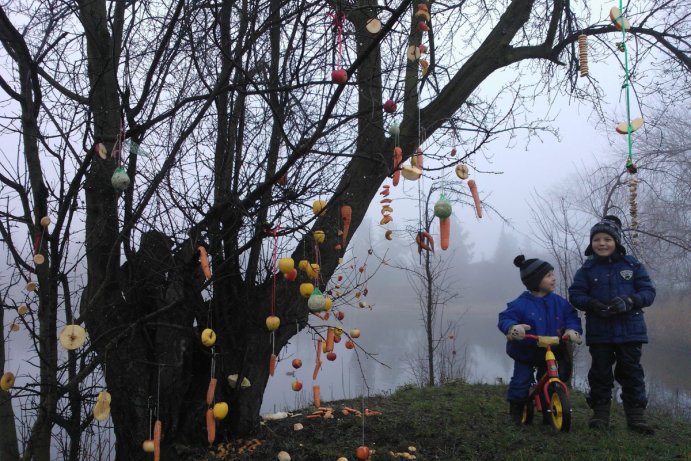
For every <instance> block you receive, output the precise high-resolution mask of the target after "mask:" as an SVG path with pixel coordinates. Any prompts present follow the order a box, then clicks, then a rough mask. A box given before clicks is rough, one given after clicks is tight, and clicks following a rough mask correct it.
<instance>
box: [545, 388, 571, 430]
mask: <svg viewBox="0 0 691 461" xmlns="http://www.w3.org/2000/svg"><path fill="white" fill-rule="evenodd" d="M549 399H550V410H551V416H552V427H554V429H556V430H557V431H559V432H568V431H569V430H570V429H571V402H570V401H569V394H567V392H566V390H565V389H564V388H563V387H562V385H561V384H560V383H552V384H550V386H549Z"/></svg>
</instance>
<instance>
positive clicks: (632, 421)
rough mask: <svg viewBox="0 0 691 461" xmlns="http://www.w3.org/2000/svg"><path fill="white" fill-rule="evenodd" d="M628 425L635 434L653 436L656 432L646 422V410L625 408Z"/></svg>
mask: <svg viewBox="0 0 691 461" xmlns="http://www.w3.org/2000/svg"><path fill="white" fill-rule="evenodd" d="M624 412H625V413H626V424H627V426H628V427H629V429H630V430H632V431H633V432H638V433H639V434H644V435H653V434H654V433H655V430H654V429H653V428H652V427H650V426H649V425H648V423H647V422H646V420H645V408H643V407H627V406H624Z"/></svg>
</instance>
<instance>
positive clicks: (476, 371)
mask: <svg viewBox="0 0 691 461" xmlns="http://www.w3.org/2000/svg"><path fill="white" fill-rule="evenodd" d="M396 306H397V307H396V308H392V307H386V306H383V305H375V307H374V309H373V310H371V311H369V310H362V309H360V310H357V309H355V308H353V309H349V310H346V311H345V312H346V318H345V319H344V321H343V326H344V329H345V331H349V329H350V328H353V327H355V326H357V327H358V328H359V329H360V330H361V331H362V336H361V337H360V338H359V340H358V344H359V345H360V346H362V347H363V348H364V349H365V350H366V351H368V352H370V353H372V354H373V355H374V357H368V356H367V354H365V353H364V352H363V351H362V350H359V351H358V352H357V353H355V352H354V351H352V350H347V349H346V348H345V347H344V341H342V342H341V343H339V344H336V347H335V352H336V354H337V359H336V361H334V362H329V361H327V360H326V359H325V358H324V357H323V356H322V360H323V366H322V369H321V371H320V373H319V375H318V378H317V380H316V381H312V372H313V369H314V360H315V354H316V351H315V348H314V342H313V340H312V338H311V337H310V335H309V334H308V333H306V332H302V333H301V334H300V335H299V336H298V337H296V338H293V341H292V343H291V344H290V346H289V347H288V349H287V350H284V351H283V352H282V354H281V362H279V364H278V367H277V370H276V375H275V376H274V377H273V378H271V379H270V381H269V384H268V386H267V389H266V393H265V396H264V402H263V405H262V414H265V413H271V412H274V411H279V410H291V409H296V408H301V407H304V406H305V405H308V404H310V403H311V401H312V396H311V393H312V385H313V384H315V383H316V384H319V386H320V389H321V395H322V399H323V400H324V401H330V400H338V399H344V398H352V397H355V396H358V395H368V394H369V395H372V394H380V393H386V392H390V391H392V390H394V389H396V388H397V387H399V386H401V385H404V384H408V383H412V382H415V380H414V374H413V373H412V371H411V370H412V367H415V366H416V360H417V357H419V351H418V348H419V347H420V346H419V345H420V344H422V339H423V335H424V332H423V327H422V322H421V321H420V320H419V317H420V316H419V311H418V309H417V307H416V305H412V306H410V305H409V307H405V304H403V303H401V304H396ZM499 310H500V308H494V312H491V311H490V309H468V310H465V311H461V310H460V309H459V310H458V311H455V312H454V311H451V310H447V312H446V314H445V316H446V319H447V320H451V321H453V320H455V319H457V318H460V325H459V327H458V330H457V334H458V336H459V343H457V346H459V347H458V349H459V350H462V351H464V354H465V355H464V357H465V359H466V361H467V365H468V366H467V367H466V370H467V372H466V377H467V379H468V381H470V382H482V383H492V384H494V383H496V382H498V381H499V380H501V381H503V382H505V383H506V382H508V380H509V378H510V377H511V371H512V368H513V363H512V361H511V359H510V358H509V357H508V356H507V355H506V353H505V349H504V348H505V339H504V337H503V336H502V335H501V333H500V332H499V331H498V330H497V328H496V320H497V313H498V312H499ZM332 324H333V323H332ZM650 340H651V342H650V344H648V345H646V346H644V349H643V366H644V369H645V372H646V380H647V382H648V392H649V394H650V401H651V404H652V405H663V406H664V407H666V408H668V409H675V408H676V412H677V413H678V414H680V415H685V416H689V415H691V369H690V368H689V367H688V365H687V360H685V359H683V357H684V354H683V353H682V351H674V350H670V349H669V348H663V347H662V346H661V344H660V342H657V343H656V338H655V337H651V338H650ZM461 355H463V354H461ZM295 357H300V358H301V359H302V361H303V366H302V368H301V369H299V370H293V368H292V367H291V364H290V362H291V360H292V359H293V358H295ZM377 361H380V362H382V363H384V364H386V366H384V365H381V364H379V363H378V362H377ZM589 363H590V355H589V354H588V349H587V347H585V346H580V347H579V348H577V355H576V361H575V368H574V377H575V385H576V387H578V388H580V389H585V388H586V387H587V384H586V376H587V371H588V366H589ZM361 370H362V371H361ZM293 371H294V372H295V373H294V375H295V377H296V378H298V379H300V380H301V381H302V382H303V385H304V387H303V390H302V391H301V392H299V393H296V392H293V391H292V390H291V387H290V383H291V381H292V380H293V379H294V378H293V377H292V376H290V375H287V373H290V374H292V373H291V372H293ZM363 376H364V381H363ZM365 406H366V402H365Z"/></svg>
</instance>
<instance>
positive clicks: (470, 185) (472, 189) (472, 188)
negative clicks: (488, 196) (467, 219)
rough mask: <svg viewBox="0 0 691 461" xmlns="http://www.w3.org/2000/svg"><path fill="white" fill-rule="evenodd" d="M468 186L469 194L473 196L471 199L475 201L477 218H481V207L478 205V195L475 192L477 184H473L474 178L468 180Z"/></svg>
mask: <svg viewBox="0 0 691 461" xmlns="http://www.w3.org/2000/svg"><path fill="white" fill-rule="evenodd" d="M468 188H470V194H471V195H472V196H473V201H474V202H475V214H476V215H477V217H478V218H482V207H481V206H480V195H479V194H478V193H477V184H475V180H474V179H469V180H468Z"/></svg>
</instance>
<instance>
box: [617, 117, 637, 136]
mask: <svg viewBox="0 0 691 461" xmlns="http://www.w3.org/2000/svg"><path fill="white" fill-rule="evenodd" d="M630 126H631V133H633V132H634V131H636V130H637V129H639V128H640V127H642V126H643V117H636V118H634V119H633V120H631V125H630ZM614 129H615V130H616V131H617V133H619V134H628V133H629V124H628V123H626V122H621V123H618V124H617V126H616V127H615V128H614Z"/></svg>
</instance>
